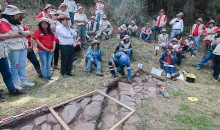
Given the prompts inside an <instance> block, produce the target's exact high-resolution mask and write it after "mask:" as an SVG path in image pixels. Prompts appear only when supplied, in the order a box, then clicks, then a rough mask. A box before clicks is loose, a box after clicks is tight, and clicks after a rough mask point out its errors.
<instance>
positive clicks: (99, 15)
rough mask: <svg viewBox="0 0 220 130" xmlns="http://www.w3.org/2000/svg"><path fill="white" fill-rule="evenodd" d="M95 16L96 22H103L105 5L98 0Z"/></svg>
mask: <svg viewBox="0 0 220 130" xmlns="http://www.w3.org/2000/svg"><path fill="white" fill-rule="evenodd" d="M95 9H96V11H95V14H96V19H95V20H96V22H98V20H99V21H101V20H102V17H103V15H104V11H105V5H104V4H103V1H102V0H98V3H96V5H95Z"/></svg>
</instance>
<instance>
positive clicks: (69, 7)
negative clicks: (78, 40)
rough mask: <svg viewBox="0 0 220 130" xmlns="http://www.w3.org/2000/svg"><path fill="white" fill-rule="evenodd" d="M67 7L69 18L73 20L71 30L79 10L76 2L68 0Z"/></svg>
mask: <svg viewBox="0 0 220 130" xmlns="http://www.w3.org/2000/svg"><path fill="white" fill-rule="evenodd" d="M64 4H65V5H67V11H68V12H69V16H70V18H71V28H73V25H74V15H75V13H76V10H77V5H76V2H75V0H66V1H65V2H64Z"/></svg>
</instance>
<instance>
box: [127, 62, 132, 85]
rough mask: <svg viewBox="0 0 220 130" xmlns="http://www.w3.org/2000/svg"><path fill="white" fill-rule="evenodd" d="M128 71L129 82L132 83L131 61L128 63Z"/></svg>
mask: <svg viewBox="0 0 220 130" xmlns="http://www.w3.org/2000/svg"><path fill="white" fill-rule="evenodd" d="M127 71H128V82H129V83H131V65H130V61H129V62H128V65H127Z"/></svg>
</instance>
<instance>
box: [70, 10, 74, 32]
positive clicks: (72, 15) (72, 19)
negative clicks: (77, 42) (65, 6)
mask: <svg viewBox="0 0 220 130" xmlns="http://www.w3.org/2000/svg"><path fill="white" fill-rule="evenodd" d="M69 14H70V18H71V28H72V27H73V25H74V15H75V13H73V12H69Z"/></svg>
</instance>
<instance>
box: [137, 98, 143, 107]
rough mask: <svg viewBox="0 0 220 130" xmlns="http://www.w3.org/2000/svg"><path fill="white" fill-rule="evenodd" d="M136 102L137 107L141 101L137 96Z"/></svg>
mask: <svg viewBox="0 0 220 130" xmlns="http://www.w3.org/2000/svg"><path fill="white" fill-rule="evenodd" d="M136 104H137V106H138V107H139V106H141V104H142V101H141V99H140V98H137V99H136Z"/></svg>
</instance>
